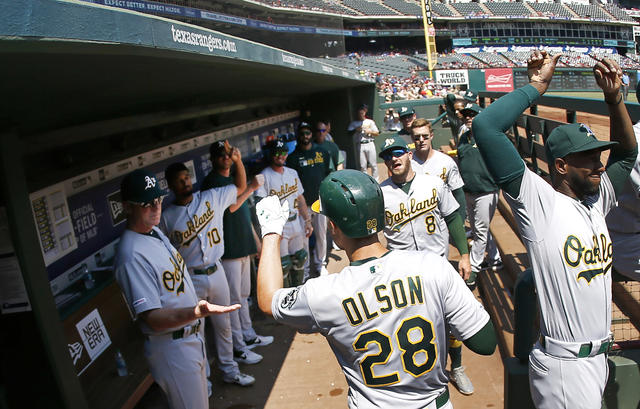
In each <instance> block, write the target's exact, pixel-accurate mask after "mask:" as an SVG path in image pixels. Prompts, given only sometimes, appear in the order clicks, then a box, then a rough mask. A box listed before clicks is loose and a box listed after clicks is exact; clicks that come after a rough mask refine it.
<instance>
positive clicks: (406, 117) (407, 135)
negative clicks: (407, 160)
mask: <svg viewBox="0 0 640 409" xmlns="http://www.w3.org/2000/svg"><path fill="white" fill-rule="evenodd" d="M398 115H399V116H400V122H401V123H402V129H401V130H399V131H398V134H397V135H398V136H400V137H402V139H403V140H404V141H405V142H406V143H407V146H409V148H410V149H414V148H415V146H414V144H413V139H412V138H411V124H413V121H415V120H416V111H415V110H414V109H413V108H411V107H400V110H399V111H398Z"/></svg>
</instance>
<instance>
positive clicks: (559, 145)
mask: <svg viewBox="0 0 640 409" xmlns="http://www.w3.org/2000/svg"><path fill="white" fill-rule="evenodd" d="M617 144H618V142H610V141H600V140H598V139H597V138H596V135H595V134H594V133H593V131H592V130H591V129H589V127H588V126H587V125H585V124H580V123H577V124H568V125H560V126H559V127H557V128H556V129H554V130H553V131H551V134H549V137H548V138H547V141H546V142H545V151H546V153H547V162H549V161H553V160H555V159H558V158H564V157H565V156H567V155H569V154H571V153H576V152H585V151H590V150H593V149H599V150H606V149H611V147H612V146H614V145H617Z"/></svg>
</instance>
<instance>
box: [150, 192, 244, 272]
mask: <svg viewBox="0 0 640 409" xmlns="http://www.w3.org/2000/svg"><path fill="white" fill-rule="evenodd" d="M237 192H238V189H237V188H236V186H235V185H226V186H222V187H217V188H214V189H209V190H204V191H200V192H195V193H194V194H193V200H191V203H189V204H188V205H186V206H178V205H171V206H169V207H167V208H166V209H164V210H163V211H162V219H161V220H160V224H159V226H158V227H159V228H160V229H161V230H162V231H164V232H165V233H166V235H167V236H168V237H169V239H170V240H171V243H172V244H173V245H174V246H175V247H176V248H177V249H178V251H180V254H182V257H184V260H185V262H186V263H187V266H188V267H189V269H194V268H206V267H209V266H211V265H213V264H215V263H216V262H217V261H218V260H220V258H221V257H222V255H223V254H224V234H223V224H222V217H223V216H224V211H225V210H226V209H227V207H229V206H231V205H232V204H234V203H235V202H236V199H237V194H238V193H237Z"/></svg>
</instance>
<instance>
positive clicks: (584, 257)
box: [563, 233, 613, 283]
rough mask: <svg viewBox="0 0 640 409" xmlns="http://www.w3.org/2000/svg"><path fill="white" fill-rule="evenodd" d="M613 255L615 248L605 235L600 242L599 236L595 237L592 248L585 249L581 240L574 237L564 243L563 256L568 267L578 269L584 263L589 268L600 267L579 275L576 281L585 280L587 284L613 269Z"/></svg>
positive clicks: (571, 236)
mask: <svg viewBox="0 0 640 409" xmlns="http://www.w3.org/2000/svg"><path fill="white" fill-rule="evenodd" d="M612 254H613V246H612V245H611V243H610V242H609V240H608V239H607V236H606V235H604V234H603V233H600V238H599V240H598V237H597V236H593V246H592V247H591V248H587V247H585V246H584V245H583V244H582V243H581V242H580V239H579V238H577V237H576V236H574V235H569V236H568V237H567V239H566V240H565V242H564V251H563V256H564V261H565V262H566V263H567V264H568V265H570V266H571V267H577V266H578V265H580V263H584V264H585V265H586V266H587V267H589V266H593V265H598V266H599V267H597V268H591V269H585V270H582V271H580V272H579V273H578V275H577V276H576V280H579V279H581V278H584V279H585V281H586V282H587V283H591V280H592V279H593V278H594V277H596V276H598V275H600V274H606V273H607V271H608V270H609V269H610V268H611V256H612ZM603 264H606V265H605V266H604V268H603V267H602V265H603Z"/></svg>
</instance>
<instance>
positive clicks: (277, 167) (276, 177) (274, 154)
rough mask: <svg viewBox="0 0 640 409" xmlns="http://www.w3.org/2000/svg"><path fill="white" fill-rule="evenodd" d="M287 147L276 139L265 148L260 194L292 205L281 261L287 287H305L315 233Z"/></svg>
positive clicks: (282, 243)
mask: <svg viewBox="0 0 640 409" xmlns="http://www.w3.org/2000/svg"><path fill="white" fill-rule="evenodd" d="M287 153H288V151H287V146H286V144H285V143H284V142H283V141H281V140H279V139H278V140H273V141H270V142H269V143H267V145H266V146H265V156H266V157H267V159H268V160H269V166H268V167H267V168H265V169H264V170H263V171H262V172H261V173H260V174H261V175H263V176H264V185H262V186H261V187H260V188H259V189H258V190H257V191H256V196H257V197H258V198H263V197H267V196H270V195H276V196H278V198H279V199H280V201H281V202H282V203H285V202H286V203H288V204H289V208H290V209H291V211H290V212H289V220H287V224H286V225H285V226H284V231H283V233H282V242H281V243H280V258H281V262H282V271H284V282H285V286H286V287H291V286H297V285H300V284H302V281H303V276H304V265H305V262H306V261H307V250H306V248H307V247H308V244H307V245H305V242H307V241H308V237H309V236H310V235H311V233H312V232H313V227H312V225H311V215H310V214H309V210H308V208H307V202H306V201H305V199H304V195H303V193H304V188H303V187H302V182H301V181H300V178H298V172H296V171H295V170H293V169H291V168H288V167H286V166H285V165H284V164H285V162H286V161H287V156H288V154H287Z"/></svg>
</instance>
